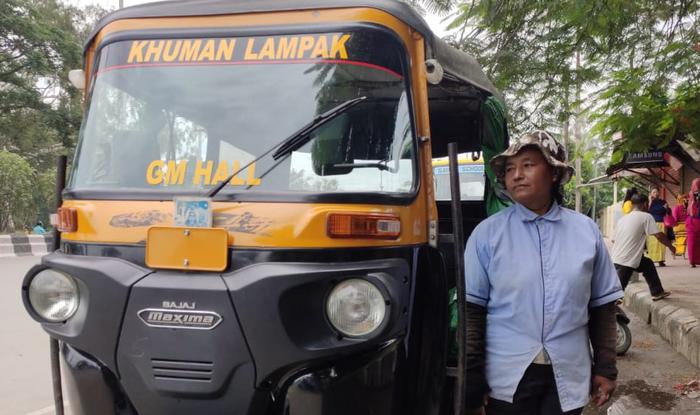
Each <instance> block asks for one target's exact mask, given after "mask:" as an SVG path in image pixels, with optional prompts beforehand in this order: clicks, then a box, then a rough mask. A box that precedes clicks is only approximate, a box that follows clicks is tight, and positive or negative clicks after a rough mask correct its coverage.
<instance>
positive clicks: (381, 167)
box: [330, 160, 396, 173]
mask: <svg viewBox="0 0 700 415" xmlns="http://www.w3.org/2000/svg"><path fill="white" fill-rule="evenodd" d="M330 167H338V168H343V167H350V168H353V169H362V168H369V167H374V168H376V169H379V170H388V171H390V172H392V173H396V172H395V171H394V170H393V169H392V168H391V167H389V162H388V161H386V160H382V161H379V162H376V163H338V164H331V165H330Z"/></svg>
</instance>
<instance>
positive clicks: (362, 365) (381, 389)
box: [23, 253, 411, 415]
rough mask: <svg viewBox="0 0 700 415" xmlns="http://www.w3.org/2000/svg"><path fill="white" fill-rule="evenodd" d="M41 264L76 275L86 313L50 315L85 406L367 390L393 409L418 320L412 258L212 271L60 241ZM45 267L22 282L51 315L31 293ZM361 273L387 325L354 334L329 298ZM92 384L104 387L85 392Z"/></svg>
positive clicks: (207, 403) (154, 409)
mask: <svg viewBox="0 0 700 415" xmlns="http://www.w3.org/2000/svg"><path fill="white" fill-rule="evenodd" d="M39 267H52V268H56V269H59V270H61V271H64V272H66V273H68V274H70V275H72V276H74V278H75V279H76V280H77V281H78V286H79V290H80V295H81V302H80V306H79V308H78V311H77V313H76V315H75V316H73V317H72V318H71V319H69V320H68V321H66V322H64V323H59V324H51V323H45V322H42V325H43V327H44V329H45V330H46V331H47V332H49V334H50V335H51V336H53V337H56V338H58V339H59V340H61V341H62V342H63V343H64V347H63V357H64V362H65V363H66V367H68V368H69V371H68V372H69V373H70V375H69V377H70V378H72V379H74V381H72V382H69V384H72V385H73V387H74V388H75V389H76V391H73V392H70V391H69V394H72V395H76V396H77V399H79V400H80V401H82V403H81V404H79V405H76V408H78V409H79V408H81V407H83V408H91V409H90V410H89V411H87V412H85V411H83V412H80V411H78V413H85V414H88V413H105V414H109V413H114V414H127V413H138V414H140V415H152V414H153V415H156V414H191V413H205V414H210V413H211V414H219V413H222V414H223V413H226V414H229V413H230V414H239V413H241V414H243V413H281V412H284V413H300V414H301V413H305V414H307V413H319V414H321V413H334V414H338V413H344V412H345V410H346V409H347V410H350V408H352V409H353V413H357V409H358V406H357V404H358V399H359V400H361V401H362V402H365V404H366V405H367V407H366V408H365V409H366V411H364V412H375V413H377V412H379V413H390V412H392V409H391V407H392V405H393V392H392V391H393V384H394V382H395V380H396V377H397V374H398V371H399V369H398V367H397V358H398V357H397V356H399V355H400V353H398V351H399V350H400V349H401V348H400V347H399V345H400V344H402V339H403V337H404V335H405V333H406V329H407V323H408V316H407V313H406V310H407V308H408V305H409V304H408V303H409V292H410V287H409V285H410V283H409V281H410V280H411V279H410V278H409V277H410V275H409V272H410V267H409V264H408V263H407V261H405V260H404V259H401V258H392V259H382V260H368V261H362V262H354V263H347V262H343V263H257V264H253V265H250V266H246V267H244V268H241V269H237V270H235V271H232V272H229V273H223V274H214V273H184V272H172V271H152V270H149V269H145V268H143V267H140V266H136V265H134V264H133V263H130V262H127V261H124V260H121V259H118V258H103V257H89V256H72V255H65V254H61V253H54V254H52V255H49V256H46V257H44V259H43V261H42V265H41V266H39ZM38 269H39V268H36V269H33V270H32V271H30V273H29V274H28V275H27V278H25V281H24V284H23V288H24V292H25V304H26V305H27V309H28V310H29V312H30V314H32V316H33V317H34V318H35V319H37V321H40V322H41V319H40V318H39V317H38V316H36V315H35V314H34V313H33V312H32V310H31V307H30V306H29V305H28V303H27V302H26V287H27V286H28V283H29V281H30V280H31V277H32V276H33V275H34V274H36V272H38ZM357 276H361V277H365V278H370V279H373V281H374V282H375V283H378V284H380V285H381V286H382V289H383V290H384V292H385V295H386V298H387V303H388V306H387V317H386V320H385V323H384V324H383V325H382V326H381V327H380V329H378V330H377V331H376V332H375V333H372V334H371V335H370V336H367V337H366V338H361V339H352V338H346V337H343V336H340V335H339V334H338V333H337V332H336V331H334V330H333V328H332V327H331V326H330V324H329V323H328V322H327V319H326V317H325V311H324V305H325V300H326V296H327V295H328V293H329V292H330V290H331V289H332V287H333V286H334V285H335V283H337V282H339V281H341V280H343V279H345V278H349V277H357ZM207 316H212V320H207V321H208V322H209V323H210V324H207V322H206V321H204V320H205V319H206V317H207ZM217 317H218V319H217ZM71 362H73V363H71ZM75 362H82V363H80V364H76V363H75ZM90 368H92V369H90ZM85 370H87V371H88V372H89V371H90V370H93V371H94V373H93V375H89V376H88V375H86V373H87V372H85ZM90 373H92V372H90ZM81 379H82V380H85V379H90V381H89V382H88V383H85V382H84V381H82V382H81ZM97 383H101V385H100V387H97ZM90 387H93V388H97V389H104V391H105V392H104V393H101V394H90V393H86V392H85V391H86V390H88V389H89V388H90ZM311 396H315V398H313V399H312V398H311ZM301 397H308V398H309V399H306V398H301ZM368 397H371V399H363V398H368ZM348 399H349V400H350V401H354V402H355V407H352V406H351V405H350V401H348ZM90 400H99V402H89V401H90ZM312 401H313V402H316V404H314V405H315V406H314V408H315V409H313V410H312V408H311V407H309V405H310V402H312ZM119 402H121V403H119ZM347 405H350V406H347ZM363 405H364V404H363ZM95 408H100V410H99V411H98V412H95ZM105 411H106V412H105ZM129 411H131V412H129ZM348 413H349V412H348Z"/></svg>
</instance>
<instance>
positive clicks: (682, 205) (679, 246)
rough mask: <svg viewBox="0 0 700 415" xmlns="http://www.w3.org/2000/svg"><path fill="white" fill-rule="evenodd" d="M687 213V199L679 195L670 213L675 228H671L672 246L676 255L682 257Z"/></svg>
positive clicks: (684, 245)
mask: <svg viewBox="0 0 700 415" xmlns="http://www.w3.org/2000/svg"><path fill="white" fill-rule="evenodd" d="M687 212H688V198H687V197H686V195H684V194H682V193H681V194H679V195H678V196H677V197H676V206H674V207H673V210H672V212H671V214H672V216H673V220H674V221H675V222H676V226H674V227H673V234H674V235H675V237H676V239H675V241H674V242H673V246H675V247H676V255H683V254H684V253H685V247H686V237H687V234H686V230H685V221H686V220H687V219H688V213H687Z"/></svg>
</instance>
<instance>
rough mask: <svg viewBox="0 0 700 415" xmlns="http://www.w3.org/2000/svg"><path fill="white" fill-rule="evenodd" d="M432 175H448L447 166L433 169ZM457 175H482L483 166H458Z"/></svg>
mask: <svg viewBox="0 0 700 415" xmlns="http://www.w3.org/2000/svg"><path fill="white" fill-rule="evenodd" d="M433 174H450V167H449V166H438V167H433ZM459 174H484V165H483V164H462V165H460V166H459Z"/></svg>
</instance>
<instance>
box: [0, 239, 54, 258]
mask: <svg viewBox="0 0 700 415" xmlns="http://www.w3.org/2000/svg"><path fill="white" fill-rule="evenodd" d="M52 243H53V236H52V235H50V234H46V235H0V258H6V257H15V256H41V255H46V254H47V253H48V252H49V251H50V250H51V246H52Z"/></svg>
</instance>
